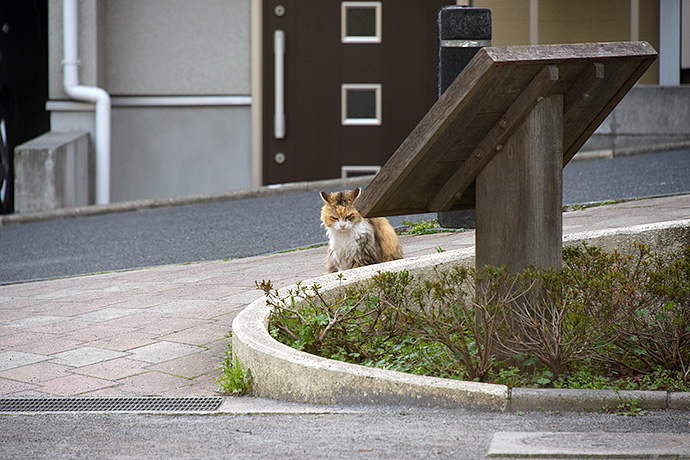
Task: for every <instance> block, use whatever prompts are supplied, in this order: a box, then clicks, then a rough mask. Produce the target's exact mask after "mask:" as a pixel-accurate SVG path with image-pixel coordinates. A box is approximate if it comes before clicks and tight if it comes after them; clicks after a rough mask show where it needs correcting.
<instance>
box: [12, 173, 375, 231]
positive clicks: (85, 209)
mask: <svg viewBox="0 0 690 460" xmlns="http://www.w3.org/2000/svg"><path fill="white" fill-rule="evenodd" d="M373 177H374V176H361V177H353V178H348V179H328V180H321V181H312V182H293V183H289V184H278V185H269V186H265V187H258V188H254V189H248V190H237V191H232V192H225V193H214V194H204V195H190V196H184V197H178V198H165V199H150V200H136V201H123V202H119V203H110V204H100V205H90V206H82V207H77V208H62V209H54V210H50V211H41V212H27V213H25V214H8V215H0V227H2V226H5V225H14V224H22V223H26V222H38V221H43V220H50V219H64V218H69V217H80V216H97V215H100V214H108V213H117V212H129V211H138V210H142V209H152V208H164V207H170V206H184V205H192V204H204V203H216V202H220V201H231V200H244V199H248V198H260V197H265V196H274V195H280V194H285V193H295V192H314V191H321V190H336V189H337V190H340V189H347V188H353V187H357V186H360V187H361V186H364V185H366V184H368V183H369V182H370V181H371V179H372V178H373Z"/></svg>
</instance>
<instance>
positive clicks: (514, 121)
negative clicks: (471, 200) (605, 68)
mask: <svg viewBox="0 0 690 460" xmlns="http://www.w3.org/2000/svg"><path fill="white" fill-rule="evenodd" d="M557 81H558V67H556V66H555V65H546V66H544V67H543V68H542V69H541V71H539V73H537V75H536V76H535V77H534V78H533V79H532V81H531V82H530V83H529V84H528V85H527V87H525V89H524V90H523V91H522V93H520V95H519V96H518V97H517V98H516V99H515V102H513V104H512V105H511V106H510V107H509V108H508V110H507V111H506V112H505V114H504V115H503V117H501V118H500V120H499V121H498V123H496V124H495V125H494V126H493V127H492V128H491V129H490V130H489V132H488V133H487V135H486V136H485V137H484V138H483V139H482V141H481V142H480V143H479V145H477V148H476V149H474V151H473V152H472V154H471V155H470V156H468V158H467V159H466V160H465V162H464V163H463V164H462V165H461V166H460V167H459V168H458V169H457V170H456V171H455V173H454V174H453V175H452V176H451V177H450V179H449V180H448V181H447V182H446V183H445V185H444V186H443V187H442V188H441V190H440V191H439V192H438V193H437V194H436V196H435V197H434V198H433V199H432V200H431V202H430V203H429V208H428V209H429V211H447V210H448V209H450V207H451V206H452V205H453V203H454V202H455V200H457V199H459V198H460V195H459V193H462V192H463V191H465V190H466V189H467V188H468V187H469V186H470V184H471V183H472V182H473V181H474V179H475V178H476V177H477V174H479V172H480V171H481V170H482V169H483V168H484V166H485V165H486V164H488V163H489V162H490V161H491V159H492V158H493V157H494V155H496V154H497V153H498V152H500V151H501V150H502V149H503V147H504V146H503V144H504V143H505V141H506V140H507V139H508V138H509V137H510V136H511V134H512V133H513V131H514V130H515V128H516V127H517V126H518V125H519V124H520V123H521V122H522V120H523V119H524V118H525V117H526V116H528V115H529V113H530V112H531V111H532V109H533V108H534V107H535V106H536V105H537V103H538V102H539V101H540V100H542V99H543V98H544V97H545V96H547V95H548V93H549V91H550V90H551V88H552V87H553V86H554V84H555V83H556V82H557Z"/></svg>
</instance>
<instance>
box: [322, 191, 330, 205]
mask: <svg viewBox="0 0 690 460" xmlns="http://www.w3.org/2000/svg"><path fill="white" fill-rule="evenodd" d="M321 199H322V200H323V202H324V203H326V204H329V201H328V193H326V192H321Z"/></svg>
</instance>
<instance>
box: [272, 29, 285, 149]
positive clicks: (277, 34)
mask: <svg viewBox="0 0 690 460" xmlns="http://www.w3.org/2000/svg"><path fill="white" fill-rule="evenodd" d="M273 56H274V59H275V66H274V67H275V78H274V84H275V104H274V110H275V112H274V114H273V135H274V136H275V138H276V139H283V138H284V137H285V32H284V31H282V30H276V31H274V32H273Z"/></svg>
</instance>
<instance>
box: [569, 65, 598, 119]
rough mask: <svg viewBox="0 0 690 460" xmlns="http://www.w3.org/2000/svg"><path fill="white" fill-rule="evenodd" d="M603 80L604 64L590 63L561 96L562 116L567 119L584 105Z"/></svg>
mask: <svg viewBox="0 0 690 460" xmlns="http://www.w3.org/2000/svg"><path fill="white" fill-rule="evenodd" d="M603 80H604V64H603V63H601V62H592V63H591V64H589V65H588V66H587V68H586V69H585V71H584V72H583V73H582V75H580V77H579V78H578V79H577V80H576V81H575V83H574V84H573V85H572V86H571V87H570V88H569V89H568V90H567V91H566V92H565V94H564V95H563V115H564V118H568V117H569V116H570V114H572V113H573V111H574V110H576V109H577V108H578V107H579V106H580V105H582V104H586V103H587V102H588V101H589V100H590V99H591V98H592V95H591V92H592V90H593V89H594V88H596V86H597V85H598V84H599V83H601V82H602V81H603Z"/></svg>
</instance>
